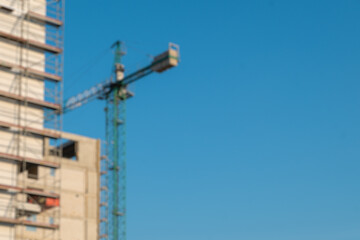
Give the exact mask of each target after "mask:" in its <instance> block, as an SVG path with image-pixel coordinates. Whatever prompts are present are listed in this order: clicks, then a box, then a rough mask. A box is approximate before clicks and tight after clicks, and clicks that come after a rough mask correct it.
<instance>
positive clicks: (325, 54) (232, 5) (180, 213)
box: [64, 0, 360, 240]
mask: <svg viewBox="0 0 360 240" xmlns="http://www.w3.org/2000/svg"><path fill="white" fill-rule="evenodd" d="M359 10H360V2H359V1H355V0H354V1H350V0H345V1H335V0H327V1H324V0H317V1H309V0H302V1H297V0H296V1H280V0H279V1H278V0H262V1H230V0H223V1H214V0H213V1H204V0H198V1H188V0H183V1H169V0H153V1H146V0H133V1H115V0H112V1H111V0H104V1H101V2H100V1H85V0H77V1H67V4H66V31H65V33H66V34H65V41H66V42H65V97H69V96H71V95H73V94H76V93H77V92H80V91H82V90H83V89H86V88H88V87H90V86H92V85H94V84H96V83H98V82H100V81H102V80H104V79H105V78H107V77H108V76H109V74H110V69H111V62H112V55H111V52H110V51H109V47H110V45H111V44H112V43H113V42H114V41H116V40H117V39H121V40H123V41H125V42H126V45H127V56H126V57H125V58H124V63H125V65H126V66H127V67H128V69H130V70H131V69H136V68H137V67H139V66H143V65H144V64H146V62H147V61H148V60H149V58H148V57H147V54H151V55H156V54H158V53H160V52H162V51H163V50H165V48H166V47H167V43H168V42H169V41H172V42H175V43H178V44H179V45H180V46H181V60H182V61H181V64H180V65H179V67H178V68H175V69H172V70H171V71H168V72H165V73H163V74H153V75H151V76H149V77H147V78H146V79H142V80H141V81H139V82H138V83H136V84H135V85H134V86H132V87H131V89H132V90H133V91H134V92H135V94H136V96H135V97H134V98H133V99H131V100H129V101H128V105H127V107H128V108H127V119H128V122H127V140H128V142H127V147H128V151H127V154H128V239H131V240H142V239H147V240H168V239H172V240H180V239H181V240H183V239H187V240H218V239H226V240H239V239H242V240H265V239H266V240H304V239H306V240H359V239H360V230H359V224H360V214H359V213H360V204H359V203H360V191H359V190H360V187H359V180H360V176H359V168H360V162H359V157H360V152H359V146H360V108H359V106H360V94H359V92H360V81H359V76H360V68H359V67H358V66H359V56H360V14H359ZM103 108H104V102H101V101H96V102H92V103H89V104H88V105H86V106H84V107H82V108H80V109H77V110H75V111H74V112H71V113H69V114H68V115H67V116H65V119H64V124H65V125H64V129H65V130H66V131H72V132H75V133H79V134H83V135H87V136H91V137H95V138H103V137H104V128H105V124H104V112H103Z"/></svg>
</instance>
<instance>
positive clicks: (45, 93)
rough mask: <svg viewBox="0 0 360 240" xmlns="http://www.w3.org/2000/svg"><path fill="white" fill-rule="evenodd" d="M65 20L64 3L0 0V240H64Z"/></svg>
mask: <svg viewBox="0 0 360 240" xmlns="http://www.w3.org/2000/svg"><path fill="white" fill-rule="evenodd" d="M63 22H64V1H62V0H16V1H13V0H0V49H1V51H0V106H1V107H0V164H2V166H4V167H1V168H0V169H1V170H0V176H1V177H0V213H1V215H0V224H5V225H4V226H12V228H9V229H10V230H9V232H8V233H6V231H5V232H3V231H0V239H1V240H2V239H23V240H25V239H28V240H30V239H31V240H32V239H34V240H35V239H47V240H50V239H51V240H57V239H60V238H61V236H60V231H59V225H60V216H61V215H60V213H61V212H60V210H61V209H60V204H59V202H60V190H61V189H60V187H61V185H60V162H61V156H62V147H61V146H62V139H61V131H62V117H61V114H60V113H61V104H62V76H63V55H62V49H63ZM4 233H5V234H4Z"/></svg>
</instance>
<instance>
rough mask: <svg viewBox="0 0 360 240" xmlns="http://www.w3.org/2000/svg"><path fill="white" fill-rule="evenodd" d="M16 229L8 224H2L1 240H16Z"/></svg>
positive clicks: (0, 226)
mask: <svg viewBox="0 0 360 240" xmlns="http://www.w3.org/2000/svg"><path fill="white" fill-rule="evenodd" d="M14 235H15V231H14V227H13V226H11V225H7V224H0V240H11V239H14Z"/></svg>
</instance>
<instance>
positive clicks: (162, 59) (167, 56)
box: [151, 43, 180, 73]
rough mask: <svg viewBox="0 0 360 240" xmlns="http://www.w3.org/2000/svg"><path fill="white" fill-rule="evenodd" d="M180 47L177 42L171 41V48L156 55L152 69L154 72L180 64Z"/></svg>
mask: <svg viewBox="0 0 360 240" xmlns="http://www.w3.org/2000/svg"><path fill="white" fill-rule="evenodd" d="M179 59H180V47H179V45H177V44H174V43H169V49H168V50H167V51H165V52H163V53H161V54H160V55H158V56H156V57H155V58H154V60H153V62H152V67H151V69H152V70H153V71H154V72H158V73H161V72H164V71H166V70H168V69H170V68H172V67H176V66H177V65H178V64H179Z"/></svg>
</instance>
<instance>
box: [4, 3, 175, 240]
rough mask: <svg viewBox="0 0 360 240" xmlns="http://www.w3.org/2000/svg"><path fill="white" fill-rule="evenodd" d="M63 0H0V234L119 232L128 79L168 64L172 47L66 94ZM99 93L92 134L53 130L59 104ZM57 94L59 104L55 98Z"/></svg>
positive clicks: (55, 236)
mask: <svg viewBox="0 0 360 240" xmlns="http://www.w3.org/2000/svg"><path fill="white" fill-rule="evenodd" d="M63 25H64V0H0V240H8V239H22V240H41V239H42V240H60V239H63V240H65V239H66V240H68V239H69V240H95V239H101V240H102V239H106V240H119V239H121V240H126V207H125V206H126V205H125V203H126V158H125V152H126V151H125V119H126V118H125V102H126V100H127V99H128V98H129V97H132V96H133V94H132V93H130V92H129V91H128V90H127V87H128V85H129V84H131V83H133V82H135V81H137V80H139V79H141V78H143V77H145V76H147V75H149V74H150V73H152V72H157V73H161V72H164V71H165V70H167V69H170V68H172V67H174V66H176V65H177V64H178V61H179V47H178V46H177V45H176V44H169V48H168V50H167V51H165V52H164V53H162V54H160V55H158V56H156V57H154V59H153V61H152V62H151V63H150V64H149V65H148V66H145V67H143V68H141V69H139V70H137V71H135V72H133V73H130V74H128V75H126V76H125V74H124V71H125V70H124V66H123V65H122V64H121V56H122V55H123V52H122V50H121V42H120V41H117V42H116V43H115V44H114V45H113V48H115V49H116V50H115V61H114V76H113V77H111V79H109V80H107V81H106V82H103V83H99V84H98V85H96V86H94V87H92V88H91V89H90V90H86V91H84V92H83V93H80V94H78V95H77V96H74V97H72V98H70V99H68V100H67V101H66V102H65V101H63V97H62V85H63V28H64V26H63ZM92 99H104V100H106V140H105V143H106V144H105V146H106V147H105V155H104V156H102V157H100V145H101V144H100V140H96V139H91V138H87V137H83V136H79V135H75V134H70V133H64V132H63V131H62V114H63V113H65V112H67V111H69V110H72V109H74V108H77V107H79V106H81V105H83V104H85V103H86V102H89V101H90V100H92ZM63 103H64V104H63Z"/></svg>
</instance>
